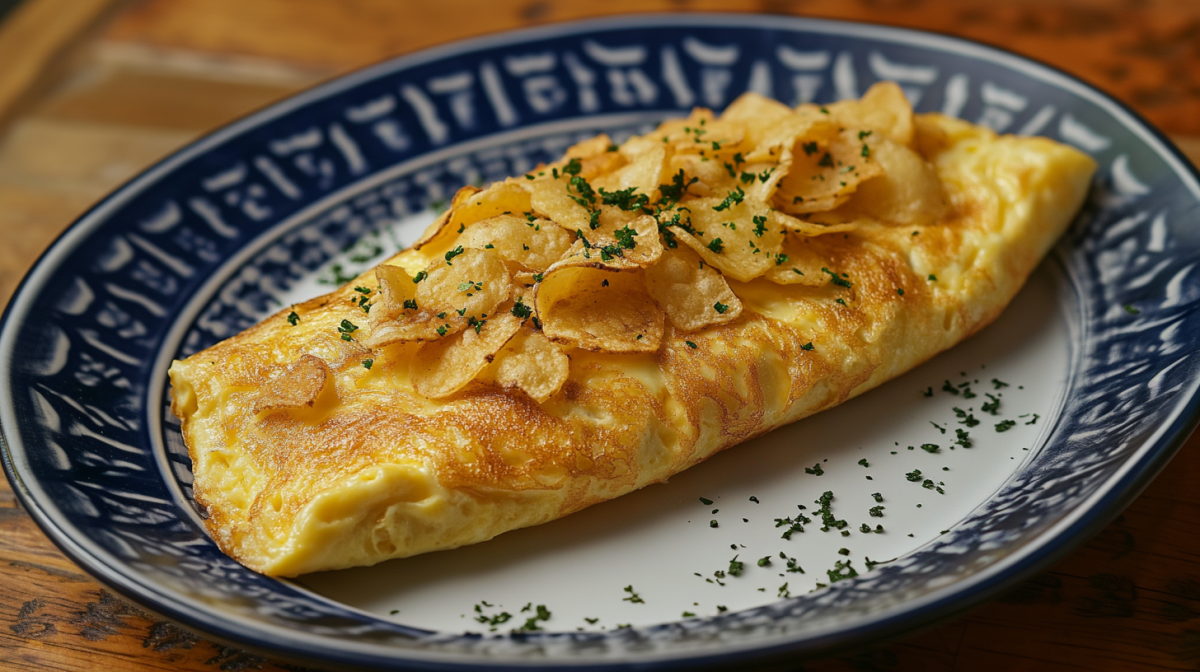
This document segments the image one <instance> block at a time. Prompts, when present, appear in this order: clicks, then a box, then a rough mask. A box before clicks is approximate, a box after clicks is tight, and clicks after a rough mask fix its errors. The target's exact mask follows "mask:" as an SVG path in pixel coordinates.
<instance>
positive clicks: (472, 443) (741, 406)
mask: <svg viewBox="0 0 1200 672" xmlns="http://www.w3.org/2000/svg"><path fill="white" fill-rule="evenodd" d="M1094 171H1095V164H1094V162H1093V161H1092V160H1091V159H1090V158H1089V157H1087V156H1086V155H1084V154H1082V153H1081V152H1079V151H1077V150H1075V149H1073V148H1070V147H1067V146H1064V145H1062V144H1058V143H1056V142H1053V141H1051V140H1047V139H1044V138H1029V137H1014V136H998V135H997V134H996V133H994V132H993V131H991V130H988V129H986V128H981V127H979V126H975V125H972V124H969V123H966V122H963V121H960V120H957V119H953V118H949V117H945V116H942V115H938V114H920V115H916V114H914V113H913V111H912V108H911V106H910V105H909V104H908V102H907V101H906V100H905V98H904V95H903V94H902V93H901V91H900V89H899V87H898V86H896V85H895V84H891V83H881V84H878V85H875V86H874V87H872V88H871V89H870V90H869V91H868V92H867V93H866V94H865V95H864V97H863V98H862V99H860V100H849V101H842V102H839V103H835V104H831V105H828V106H824V107H821V106H816V105H801V106H799V107H797V108H790V107H787V106H785V105H782V104H780V103H777V102H775V101H772V100H769V99H766V98H763V97H761V96H757V95H754V94H746V95H744V96H742V97H741V98H739V99H738V100H736V101H735V102H734V103H732V104H731V105H730V106H729V108H728V109H726V110H725V111H724V113H722V114H721V115H720V116H719V117H718V116H715V115H714V114H713V113H712V112H710V111H709V110H705V109H696V110H694V111H693V112H692V113H691V115H690V116H688V117H686V118H683V119H675V120H671V121H668V122H666V123H664V124H663V125H662V126H660V127H659V128H658V129H656V130H655V131H653V132H651V133H649V134H647V135H643V136H636V137H632V138H630V139H628V140H627V141H625V142H623V143H621V144H619V145H618V144H615V143H613V142H612V141H611V140H610V139H609V138H608V137H607V136H604V135H601V136H599V137H597V138H593V139H591V140H588V141H585V142H582V143H580V144H577V145H575V146H573V147H572V148H570V149H569V150H568V151H567V153H566V155H565V156H564V157H563V158H562V159H561V160H559V161H557V162H555V163H552V164H548V165H542V166H539V167H537V168H536V169H535V170H533V171H531V172H530V173H528V174H525V175H517V176H514V177H512V178H509V179H507V180H505V181H503V182H497V183H495V184H492V185H490V186H488V187H487V188H484V189H477V188H474V187H466V188H464V189H462V190H461V191H459V192H458V194H457V195H456V196H455V197H454V199H453V202H452V203H451V205H450V207H449V209H448V210H447V211H446V212H444V213H443V214H442V215H441V216H440V217H439V218H438V220H437V221H435V222H434V223H433V225H432V226H431V227H430V228H429V229H428V230H427V231H426V232H425V233H424V234H423V235H422V236H421V238H420V239H419V240H418V241H417V242H416V243H415V244H414V245H413V246H412V247H411V248H410V249H407V250H404V251H402V252H400V253H399V254H397V255H396V256H394V257H392V258H391V259H388V260H387V261H385V262H384V263H382V264H380V265H379V266H378V267H376V268H374V269H372V270H371V271H369V272H367V273H365V274H363V275H361V276H359V277H358V278H355V279H354V280H353V281H351V282H350V283H349V284H347V285H345V286H344V287H342V288H340V289H338V290H336V291H334V292H332V293H330V294H327V295H325V296H321V297H318V298H315V299H312V300H310V301H307V302H305V303H302V304H298V305H296V306H293V307H290V308H285V309H284V310H282V311H280V312H279V313H277V314H276V315H274V316H272V317H269V318H267V319H266V320H265V321H263V322H262V323H261V324H259V325H257V326H255V327H253V328H251V329H248V330H247V331H245V332H243V333H241V334H238V335H236V336H234V337H232V338H230V339H228V340H226V341H224V342H222V343H219V344H217V345H214V346H213V347H211V348H208V349H206V350H204V351H202V352H199V353H197V354H195V355H192V356H191V357H188V358H187V359H185V360H181V361H176V362H174V363H173V365H172V366H171V369H170V377H171V384H172V395H173V400H172V409H173V411H174V413H175V414H176V415H178V416H179V418H180V420H181V421H182V432H183V437H184V439H185V441H186V443H187V446H188V450H189V452H190V454H191V458H192V466H193V472H194V475H195V484H194V491H195V497H196V501H197V502H198V503H199V504H200V505H201V507H202V508H203V509H204V511H205V512H206V513H207V518H206V520H205V524H206V525H207V527H208V530H209V532H210V533H211V535H212V538H213V539H214V540H215V541H216V543H217V544H218V545H219V546H220V547H221V549H222V550H223V551H224V552H226V553H227V554H229V555H230V556H232V557H233V558H235V559H237V560H238V561H240V562H241V563H243V564H244V565H246V566H247V567H250V568H251V569H253V570H256V571H258V572H262V573H264V574H268V575H278V576H294V575H298V574H303V573H306V572H314V571H320V570H330V569H338V568H344V567H352V566H359V565H370V564H374V563H377V562H380V561H383V560H387V559H390V558H402V557H406V556H412V555H415V554H419V553H426V552H429V551H436V550H442V549H450V548H455V547H458V546H462V545H465V544H474V543H477V542H481V541H485V540H488V539H490V538H492V537H494V536H496V535H498V534H500V533H503V532H505V531H508V530H513V529H517V528H521V527H526V526H529V525H537V524H539V523H544V522H547V521H550V520H554V519H556V518H559V517H561V516H565V515H567V514H570V513H572V512H575V511H579V510H580V509H583V508H585V507H588V506H591V505H592V504H596V503H599V502H603V501H606V500H609V499H612V498H614V497H619V496H621V495H623V494H625V493H628V492H631V491H633V490H636V489H638V488H642V487H645V486H647V485H650V484H652V483H660V482H663V481H665V480H667V479H668V478H669V477H670V476H672V475H674V474H676V473H679V472H680V471H681V470H683V469H687V468H688V467H690V466H692V465H695V464H697V463H699V462H702V461H704V460H705V459H707V458H708V457H710V456H711V455H713V454H714V453H716V452H717V451H720V450H724V449H726V448H729V447H731V446H734V445H735V444H738V443H740V442H742V441H745V440H747V439H749V438H751V437H754V436H757V435H759V434H762V433H764V432H767V431H770V430H771V429H773V428H776V427H779V426H781V425H784V424H787V423H790V422H794V421H796V420H799V419H800V418H803V417H805V416H808V415H811V414H813V413H816V412H818V411H821V410H823V409H826V408H830V407H832V406H835V405H837V404H840V403H842V402H843V401H845V400H847V399H849V398H851V397H854V396H856V395H858V394H861V393H863V392H865V391H867V390H870V389H871V388H873V387H875V386H877V385H879V384H881V383H883V382H885V381H887V380H889V379H891V378H893V377H896V376H898V375H900V374H901V373H904V372H905V371H908V370H909V369H912V368H913V367H915V366H917V365H918V364H920V363H922V362H924V361H926V360H928V359H929V358H931V357H933V356H934V355H936V354H937V353H939V352H941V351H943V350H945V349H947V348H950V347H951V346H953V345H955V344H956V343H958V342H959V341H962V340H963V339H964V338H966V337H968V336H970V335H971V334H973V333H975V332H976V331H978V330H979V329H980V328H982V327H984V326H985V325H987V324H988V323H989V322H991V321H992V320H993V319H995V318H996V316H997V315H999V313H1000V312H1001V311H1002V310H1003V309H1004V307H1005V305H1006V304H1007V303H1008V302H1009V301H1010V300H1011V299H1012V298H1013V297H1014V295H1015V294H1016V293H1017V291H1018V290H1019V289H1020V288H1021V286H1022V284H1023V283H1024V282H1025V280H1026V278H1027V277H1028V276H1029V274H1030V273H1031V272H1032V271H1033V269H1034V268H1035V266H1037V264H1038V263H1039V261H1040V260H1041V259H1042V257H1043V256H1044V255H1045V254H1046V253H1047V251H1048V250H1049V249H1050V248H1051V246H1052V245H1053V244H1054V242H1055V240H1056V239H1057V238H1058V237H1059V236H1060V235H1061V234H1062V233H1063V231H1064V230H1065V229H1066V227H1067V225H1068V224H1069V222H1070V221H1071V219H1072V218H1073V216H1074V214H1075V213H1076V211H1077V210H1078V209H1079V207H1080V206H1081V204H1082V203H1083V200H1084V198H1085V196H1086V192H1087V189H1088V185H1089V183H1090V181H1091V177H1092V174H1093V173H1094Z"/></svg>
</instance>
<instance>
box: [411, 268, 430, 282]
mask: <svg viewBox="0 0 1200 672" xmlns="http://www.w3.org/2000/svg"><path fill="white" fill-rule="evenodd" d="M428 277H429V274H428V273H426V272H425V271H418V272H417V274H416V275H414V276H413V284H414V285H415V284H417V283H418V282H420V281H422V280H424V279H425V278H428Z"/></svg>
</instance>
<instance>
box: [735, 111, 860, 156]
mask: <svg viewBox="0 0 1200 672" xmlns="http://www.w3.org/2000/svg"><path fill="white" fill-rule="evenodd" d="M835 132H837V127H836V126H834V124H833V122H832V121H831V120H830V118H829V116H828V115H824V114H821V113H820V112H818V111H817V110H816V108H811V107H808V106H805V107H801V108H799V109H796V110H794V111H793V112H792V113H791V114H789V115H787V116H786V117H780V118H778V119H776V120H775V121H774V122H772V123H771V124H769V125H767V126H765V127H763V128H761V129H759V130H758V131H757V132H756V137H757V138H758V142H756V143H755V144H754V146H753V147H750V148H749V149H748V150H747V151H746V152H744V153H743V157H742V158H743V159H744V160H745V161H746V162H747V163H760V162H767V163H775V162H778V161H779V160H780V158H781V157H782V156H783V154H784V152H786V151H787V150H789V149H791V148H792V147H793V146H794V145H795V144H796V142H797V141H798V140H800V139H801V138H808V137H809V136H813V137H825V136H828V135H831V134H833V133H835Z"/></svg>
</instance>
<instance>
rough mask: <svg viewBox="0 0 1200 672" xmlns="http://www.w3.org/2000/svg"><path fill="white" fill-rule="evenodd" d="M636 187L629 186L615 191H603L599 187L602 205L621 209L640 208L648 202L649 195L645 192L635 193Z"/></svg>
mask: <svg viewBox="0 0 1200 672" xmlns="http://www.w3.org/2000/svg"><path fill="white" fill-rule="evenodd" d="M636 191H637V187H629V188H628V189H618V190H617V191H605V190H604V189H603V188H601V189H600V202H601V203H603V204H604V205H612V206H616V207H618V208H620V209H621V210H625V211H630V210H640V209H641V208H643V207H645V206H646V204H647V203H649V202H650V197H648V196H646V195H645V194H638V193H635V192H636Z"/></svg>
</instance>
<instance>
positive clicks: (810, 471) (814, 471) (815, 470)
mask: <svg viewBox="0 0 1200 672" xmlns="http://www.w3.org/2000/svg"><path fill="white" fill-rule="evenodd" d="M804 473H806V474H812V475H813V476H821V475H822V474H824V473H825V470H824V469H822V468H821V463H820V462H818V463H816V464H814V465H813V466H812V468H811V469H809V468H808V467H805V468H804Z"/></svg>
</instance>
